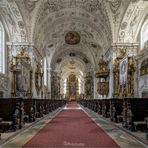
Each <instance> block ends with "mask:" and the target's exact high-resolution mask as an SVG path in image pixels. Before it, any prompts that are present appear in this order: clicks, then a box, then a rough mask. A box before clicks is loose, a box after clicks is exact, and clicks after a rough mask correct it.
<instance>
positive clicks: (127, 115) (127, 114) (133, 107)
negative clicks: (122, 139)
mask: <svg viewBox="0 0 148 148" xmlns="http://www.w3.org/2000/svg"><path fill="white" fill-rule="evenodd" d="M124 101H125V102H124V104H125V106H124V107H125V108H124V109H123V111H124V113H123V115H124V116H123V118H124V122H126V123H125V124H124V125H126V128H128V129H129V130H131V131H135V130H137V129H138V130H146V129H147V124H146V122H145V119H146V118H147V117H148V99H143V98H133V99H132V98H129V99H125V100H124Z"/></svg>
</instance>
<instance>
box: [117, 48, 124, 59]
mask: <svg viewBox="0 0 148 148" xmlns="http://www.w3.org/2000/svg"><path fill="white" fill-rule="evenodd" d="M125 54H126V48H125V47H123V48H121V49H120V53H119V56H118V58H123V57H124V56H125Z"/></svg>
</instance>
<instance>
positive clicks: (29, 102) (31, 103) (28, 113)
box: [23, 98, 36, 122]
mask: <svg viewBox="0 0 148 148" xmlns="http://www.w3.org/2000/svg"><path fill="white" fill-rule="evenodd" d="M23 103H24V114H25V115H24V116H25V117H24V118H25V122H33V121H35V120H36V106H35V105H36V104H35V99H28V98H27V99H23Z"/></svg>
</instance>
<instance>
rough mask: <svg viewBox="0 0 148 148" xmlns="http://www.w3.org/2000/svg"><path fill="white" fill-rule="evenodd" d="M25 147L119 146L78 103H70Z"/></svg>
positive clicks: (113, 147) (112, 147)
mask: <svg viewBox="0 0 148 148" xmlns="http://www.w3.org/2000/svg"><path fill="white" fill-rule="evenodd" d="M23 147H104V148H105V147H111V148H115V147H119V145H118V144H117V143H115V141H114V140H113V139H112V138H110V137H109V136H108V135H107V134H106V133H105V132H104V131H103V130H102V129H101V128H100V127H99V126H98V125H97V124H96V123H95V122H94V121H93V120H92V119H91V118H90V117H88V115H87V114H86V113H85V112H84V111H83V110H82V108H81V107H79V106H78V105H77V104H76V103H70V104H68V105H67V107H65V108H64V109H63V110H62V111H61V112H60V113H59V114H58V115H57V116H56V117H55V118H53V119H52V120H51V122H49V123H48V124H47V125H46V126H45V127H44V128H42V129H41V130H40V131H39V132H38V133H37V134H36V135H35V136H34V137H33V138H32V139H31V140H30V141H28V142H27V143H26V144H25V145H24V146H23Z"/></svg>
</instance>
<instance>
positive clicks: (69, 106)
mask: <svg viewBox="0 0 148 148" xmlns="http://www.w3.org/2000/svg"><path fill="white" fill-rule="evenodd" d="M67 107H68V108H71V107H72V108H73V107H74V108H75V107H78V105H77V103H76V102H70V103H68V105H67Z"/></svg>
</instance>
